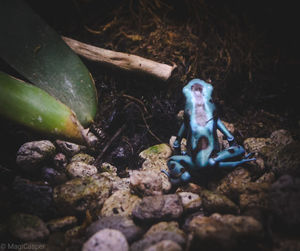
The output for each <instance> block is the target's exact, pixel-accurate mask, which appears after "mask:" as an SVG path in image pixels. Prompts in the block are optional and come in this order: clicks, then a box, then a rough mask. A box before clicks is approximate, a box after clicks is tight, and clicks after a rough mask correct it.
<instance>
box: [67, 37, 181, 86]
mask: <svg viewBox="0 0 300 251" xmlns="http://www.w3.org/2000/svg"><path fill="white" fill-rule="evenodd" d="M62 39H63V40H64V41H65V42H66V43H67V45H69V46H70V48H71V49H72V50H73V51H75V52H76V53H77V54H79V55H81V56H83V57H85V58H87V59H90V60H92V61H97V62H100V63H104V64H108V65H111V66H115V67H117V68H121V69H123V70H126V71H130V72H140V73H147V74H150V75H152V76H154V77H157V78H159V79H162V80H164V81H166V80H168V78H169V77H170V76H171V74H172V71H173V70H174V69H175V68H176V65H174V66H170V65H167V64H162V63H158V62H155V61H152V60H149V59H146V58H142V57H139V56H136V55H132V54H128V53H123V52H116V51H111V50H107V49H103V48H99V47H96V46H92V45H89V44H85V43H82V42H79V41H76V40H74V39H71V38H68V37H64V36H62Z"/></svg>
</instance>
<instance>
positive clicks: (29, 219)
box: [9, 214, 49, 241]
mask: <svg viewBox="0 0 300 251" xmlns="http://www.w3.org/2000/svg"><path fill="white" fill-rule="evenodd" d="M9 232H10V234H11V235H12V236H14V237H15V238H17V239H19V240H22V241H38V240H43V239H46V238H47V237H48V235H49V230H48V229H47V227H46V224H45V223H44V222H43V221H42V220H41V219H40V218H39V217H37V216H35V215H30V214H13V215H12V216H11V217H10V219H9Z"/></svg>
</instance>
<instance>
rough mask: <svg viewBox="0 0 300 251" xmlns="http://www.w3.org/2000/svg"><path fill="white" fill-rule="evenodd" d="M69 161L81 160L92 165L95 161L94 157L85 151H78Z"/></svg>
mask: <svg viewBox="0 0 300 251" xmlns="http://www.w3.org/2000/svg"><path fill="white" fill-rule="evenodd" d="M70 162H83V163H85V164H88V165H92V164H93V163H94V162H95V158H94V157H92V156H91V155H88V154H86V153H78V154H75V155H74V156H73V157H72V158H71V160H70Z"/></svg>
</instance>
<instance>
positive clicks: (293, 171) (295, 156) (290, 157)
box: [266, 141, 300, 177]
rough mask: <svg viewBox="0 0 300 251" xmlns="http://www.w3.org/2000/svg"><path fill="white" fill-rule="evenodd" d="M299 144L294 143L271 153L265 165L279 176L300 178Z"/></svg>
mask: <svg viewBox="0 0 300 251" xmlns="http://www.w3.org/2000/svg"><path fill="white" fill-rule="evenodd" d="M299 152H300V142H298V141H294V142H292V143H290V144H288V145H285V146H283V147H281V148H279V149H278V150H277V151H272V152H271V153H270V154H269V156H268V158H267V161H266V165H267V166H269V167H271V168H272V171H273V172H274V173H275V174H276V175H277V176H281V175H284V174H289V175H292V176H298V177H299V176H300V168H299V166H300V154H299Z"/></svg>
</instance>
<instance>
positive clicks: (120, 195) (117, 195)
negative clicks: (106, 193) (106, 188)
mask: <svg viewBox="0 0 300 251" xmlns="http://www.w3.org/2000/svg"><path fill="white" fill-rule="evenodd" d="M140 201H141V199H140V198H139V197H138V196H136V195H133V194H131V193H130V191H128V190H118V191H116V192H114V193H113V194H112V195H111V196H110V197H109V198H108V199H107V200H106V201H105V202H104V204H103V207H102V209H101V216H103V217H107V216H113V215H120V216H131V214H132V210H133V209H134V207H135V206H136V205H137V204H138V203H139V202H140Z"/></svg>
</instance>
